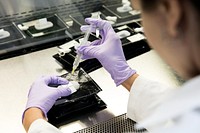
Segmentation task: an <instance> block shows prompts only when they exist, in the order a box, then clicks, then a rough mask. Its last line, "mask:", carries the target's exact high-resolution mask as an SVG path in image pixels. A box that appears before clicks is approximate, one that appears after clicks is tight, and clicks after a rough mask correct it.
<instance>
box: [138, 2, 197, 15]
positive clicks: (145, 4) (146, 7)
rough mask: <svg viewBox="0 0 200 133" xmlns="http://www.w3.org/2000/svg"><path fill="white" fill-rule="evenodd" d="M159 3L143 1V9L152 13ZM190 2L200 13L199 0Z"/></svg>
mask: <svg viewBox="0 0 200 133" xmlns="http://www.w3.org/2000/svg"><path fill="white" fill-rule="evenodd" d="M181 1H182V0H181ZM181 1H180V2H181ZM158 2H159V0H141V3H142V8H143V10H145V11H150V10H153V9H155V8H156V6H157V4H158ZM189 2H191V4H192V5H193V7H194V8H195V9H196V10H197V11H198V12H199V13H200V2H199V0H189Z"/></svg>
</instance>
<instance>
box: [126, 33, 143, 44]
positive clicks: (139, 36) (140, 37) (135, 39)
mask: <svg viewBox="0 0 200 133" xmlns="http://www.w3.org/2000/svg"><path fill="white" fill-rule="evenodd" d="M127 39H128V40H129V41H131V42H138V41H140V40H144V39H146V37H145V36H144V35H142V34H140V33H138V34H135V35H133V36H130V37H127Z"/></svg>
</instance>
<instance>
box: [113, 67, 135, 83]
mask: <svg viewBox="0 0 200 133" xmlns="http://www.w3.org/2000/svg"><path fill="white" fill-rule="evenodd" d="M113 68H114V69H113V70H112V73H111V77H112V79H113V80H114V82H115V84H116V86H119V85H121V84H122V83H123V82H124V81H125V80H127V79H128V78H129V77H131V76H132V75H133V74H135V73H136V70H133V69H132V68H130V67H129V66H128V64H127V63H123V64H120V63H119V64H116V66H115V67H113Z"/></svg>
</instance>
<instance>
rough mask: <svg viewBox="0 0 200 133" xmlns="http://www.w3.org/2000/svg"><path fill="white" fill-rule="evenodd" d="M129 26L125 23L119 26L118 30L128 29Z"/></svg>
mask: <svg viewBox="0 0 200 133" xmlns="http://www.w3.org/2000/svg"><path fill="white" fill-rule="evenodd" d="M127 28H128V26H127V25H124V26H121V27H118V28H117V29H118V30H123V29H127Z"/></svg>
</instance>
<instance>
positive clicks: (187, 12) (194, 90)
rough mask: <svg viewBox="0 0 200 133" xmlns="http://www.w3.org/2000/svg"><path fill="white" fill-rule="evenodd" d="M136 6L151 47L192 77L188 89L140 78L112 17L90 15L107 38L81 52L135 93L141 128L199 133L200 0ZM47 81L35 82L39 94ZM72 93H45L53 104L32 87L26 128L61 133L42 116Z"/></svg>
mask: <svg viewBox="0 0 200 133" xmlns="http://www.w3.org/2000/svg"><path fill="white" fill-rule="evenodd" d="M132 5H133V7H134V8H135V9H138V10H141V15H142V20H143V26H144V30H145V35H146V37H147V39H148V41H149V44H150V45H151V47H152V48H153V49H155V50H156V51H157V52H158V53H159V54H160V56H161V57H162V58H163V59H164V60H165V61H166V62H167V63H168V64H169V65H170V66H171V67H172V68H174V70H175V71H177V72H178V73H179V75H180V76H182V77H183V78H184V79H185V80H186V81H187V82H186V83H185V84H184V85H183V86H182V87H180V88H179V89H169V88H167V87H165V86H163V85H162V84H159V83H157V82H153V81H150V80H147V79H145V78H143V77H142V76H139V75H138V74H137V73H136V71H135V70H133V69H132V68H130V67H129V66H128V64H127V62H126V60H125V58H124V54H123V52H122V47H121V42H120V39H119V38H118V36H117V35H116V34H115V32H114V30H113V29H112V26H111V25H110V24H109V23H107V22H106V21H103V20H95V19H86V22H87V23H89V24H92V25H94V26H97V27H99V29H100V33H101V36H102V40H96V41H94V42H92V43H91V45H90V46H80V47H79V48H78V52H79V53H81V54H83V58H84V59H89V58H97V59H98V60H99V61H100V62H101V64H102V65H103V67H104V68H105V69H106V70H107V71H108V72H109V73H110V74H111V77H112V79H113V80H114V82H115V83H116V85H117V86H118V85H123V86H124V87H125V88H126V89H127V90H129V91H130V97H129V103H128V112H127V115H128V117H130V118H131V119H133V120H134V121H136V122H138V123H139V126H144V127H145V128H147V129H148V130H149V132H152V133H157V132H158V133H160V132H162V133H165V132H166V133H168V132H172V133H177V132H181V133H188V132H192V133H199V132H200V126H199V125H200V111H199V109H200V97H199V94H200V89H199V86H200V77H199V72H200V60H199V57H200V52H199V51H200V44H199V35H200V33H199V21H198V20H200V8H199V7H200V5H199V2H198V0H132ZM87 29H88V26H83V27H82V30H83V31H84V30H87ZM113 64H114V65H113ZM111 68H112V69H111ZM45 79H46V78H43V79H42V80H39V81H37V82H35V85H36V86H37V87H34V86H33V87H32V89H31V90H32V92H34V91H36V92H37V89H36V88H39V87H40V86H43V87H40V88H46V87H47V85H46V84H47V83H46V82H44V81H45ZM60 80H61V79H60ZM49 82H50V81H49ZM49 82H48V83H49ZM46 91H47V90H46ZM68 94H70V91H68V92H67V93H66V92H65V93H58V92H57V91H55V92H53V93H52V94H44V95H45V96H44V95H42V96H41V97H45V98H44V99H46V100H47V101H50V102H49V103H48V104H43V103H41V101H40V100H37V99H38V98H35V97H34V95H35V93H31V91H30V93H29V100H28V102H27V105H28V106H27V108H26V111H25V113H24V119H23V123H24V126H25V129H26V130H27V131H28V129H29V127H30V125H31V128H30V129H29V132H32V131H35V129H37V128H39V127H38V125H41V124H42V125H46V127H45V126H44V128H40V129H37V130H41V131H44V132H45V131H48V128H51V129H54V131H53V130H52V132H55V133H56V132H60V131H59V130H57V129H56V128H55V127H53V126H51V125H50V124H48V123H47V122H45V121H44V120H42V119H45V117H44V116H45V114H46V112H47V111H48V110H49V109H50V108H51V107H52V105H53V104H54V102H55V100H56V99H57V98H58V97H60V96H61V95H68ZM49 99H51V100H49ZM52 99H53V100H52ZM31 101H34V102H31ZM43 108H45V109H43ZM40 127H41V126H40Z"/></svg>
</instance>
